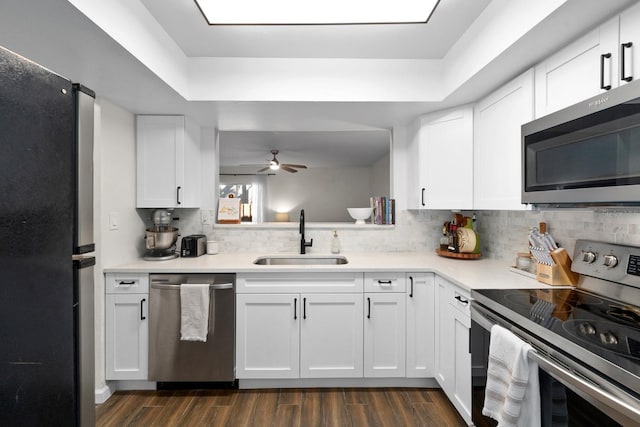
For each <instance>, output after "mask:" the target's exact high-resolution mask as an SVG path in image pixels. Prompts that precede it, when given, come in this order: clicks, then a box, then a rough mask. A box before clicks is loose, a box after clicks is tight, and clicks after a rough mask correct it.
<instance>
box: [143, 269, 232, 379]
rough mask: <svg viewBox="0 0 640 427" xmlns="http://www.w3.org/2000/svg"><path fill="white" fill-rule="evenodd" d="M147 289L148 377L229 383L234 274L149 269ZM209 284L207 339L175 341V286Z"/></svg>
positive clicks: (177, 314) (177, 338) (177, 303)
mask: <svg viewBox="0 0 640 427" xmlns="http://www.w3.org/2000/svg"><path fill="white" fill-rule="evenodd" d="M149 280H150V293H149V380H151V381H158V382H227V381H230V382H233V381H234V380H235V369H234V365H235V363H234V360H235V275H234V274H199V273H198V274H151V275H149ZM183 283H208V284H209V287H210V297H209V304H210V305H209V325H210V326H209V331H208V333H207V341H206V342H201V341H181V340H180V286H181V285H182V284H183Z"/></svg>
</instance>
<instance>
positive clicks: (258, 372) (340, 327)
mask: <svg viewBox="0 0 640 427" xmlns="http://www.w3.org/2000/svg"><path fill="white" fill-rule="evenodd" d="M236 279H237V280H236V285H237V286H236V289H237V291H238V294H237V295H236V376H237V377H238V378H239V379H291V378H353V377H359V378H361V377H362V372H363V371H362V366H363V356H362V349H363V331H362V327H363V320H362V298H363V296H362V287H363V275H362V273H357V274H356V273H345V274H342V273H339V274H335V273H327V274H320V273H318V274H306V275H304V274H272V275H268V274H253V273H247V274H238V275H237V276H236ZM285 290H286V291H285ZM323 290H326V292H322V291H323Z"/></svg>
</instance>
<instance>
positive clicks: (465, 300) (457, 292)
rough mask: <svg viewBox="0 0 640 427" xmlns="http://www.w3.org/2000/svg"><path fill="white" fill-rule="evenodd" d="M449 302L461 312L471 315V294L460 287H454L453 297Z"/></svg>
mask: <svg viewBox="0 0 640 427" xmlns="http://www.w3.org/2000/svg"><path fill="white" fill-rule="evenodd" d="M449 304H450V305H451V306H452V307H453V308H455V309H456V310H458V311H460V312H461V313H463V314H465V315H467V316H471V295H470V294H469V292H467V291H465V290H462V289H460V288H458V287H454V288H453V298H452V299H450V300H449Z"/></svg>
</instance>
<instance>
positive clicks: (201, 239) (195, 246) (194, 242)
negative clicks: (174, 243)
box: [180, 234, 207, 257]
mask: <svg viewBox="0 0 640 427" xmlns="http://www.w3.org/2000/svg"><path fill="white" fill-rule="evenodd" d="M206 251H207V236H205V235H204V234H192V235H191V236H185V237H183V238H182V247H181V248H180V256H182V257H197V256H200V255H204V253H205V252H206Z"/></svg>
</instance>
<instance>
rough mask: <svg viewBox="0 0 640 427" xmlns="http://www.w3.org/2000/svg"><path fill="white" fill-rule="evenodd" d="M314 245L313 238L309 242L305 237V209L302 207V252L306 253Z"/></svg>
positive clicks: (302, 253)
mask: <svg viewBox="0 0 640 427" xmlns="http://www.w3.org/2000/svg"><path fill="white" fill-rule="evenodd" d="M311 246H313V239H311V240H309V241H308V242H307V241H306V240H305V239H304V209H300V254H301V255H304V254H305V253H306V249H307V248H308V247H311Z"/></svg>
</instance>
